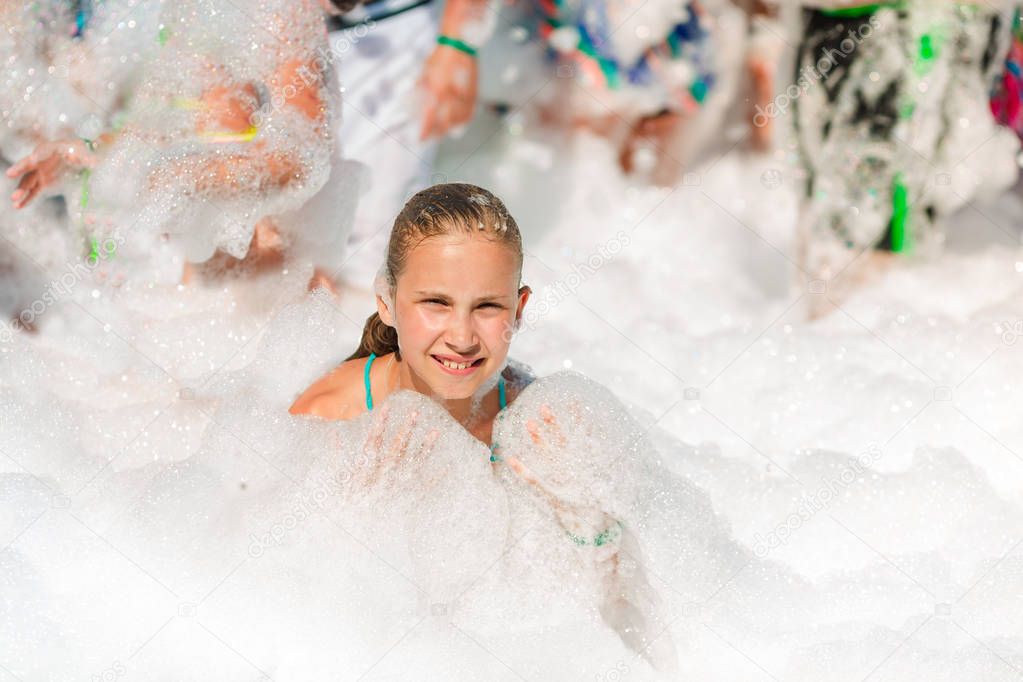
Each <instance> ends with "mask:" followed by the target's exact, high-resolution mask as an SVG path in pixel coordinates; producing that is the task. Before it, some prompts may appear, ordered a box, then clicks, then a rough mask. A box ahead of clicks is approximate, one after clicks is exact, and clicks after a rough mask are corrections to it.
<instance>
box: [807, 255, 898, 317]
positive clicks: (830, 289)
mask: <svg viewBox="0 0 1023 682" xmlns="http://www.w3.org/2000/svg"><path fill="white" fill-rule="evenodd" d="M898 258H899V256H898V254H895V253H893V252H891V251H881V250H877V249H868V250H867V251H866V252H864V253H862V254H861V255H860V256H858V257H856V258H854V259H853V260H852V261H850V262H849V263H848V264H847V265H846V266H845V267H844V268H843V269H841V270H840V271H838V272H837V273H836V274H834V275H833V276H832V275H831V274H830V273H824V276H822V277H820V278H819V281H820V282H823V285H822V286H823V287H824V288H823V290H822V291H820V292H816V291H810V293H809V299H808V306H807V315H808V317H809V319H810V320H811V321H813V320H819V319H821V318H823V317H826V316H827V315H829V314H830V313H831V312H833V311H834V310H835V308H840V307H842V305H843V304H844V303H845V302H846V301H847V300H849V297H850V296H852V295H853V294H854V293H855V292H857V291H860V290H862V289H864V288H865V287H867V286H869V285H871V284H873V283H874V282H877V281H878V280H880V279H881V278H882V277H884V276H885V274H887V272H888V271H889V270H891V268H892V267H893V266H894V265H895V263H896V262H897V261H898Z"/></svg>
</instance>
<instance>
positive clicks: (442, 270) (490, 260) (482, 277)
mask: <svg viewBox="0 0 1023 682" xmlns="http://www.w3.org/2000/svg"><path fill="white" fill-rule="evenodd" d="M518 273H519V258H518V254H516V253H515V251H514V250H513V249H512V247H510V246H509V245H507V244H504V243H502V242H500V241H497V240H495V239H493V238H489V237H487V236H483V235H472V234H455V235H441V236H437V237H430V238H427V239H424V240H423V241H421V242H419V244H417V245H416V246H414V247H413V248H412V249H411V250H410V252H409V254H408V257H407V259H406V261H405V267H404V269H403V272H402V274H401V276H400V277H399V280H407V281H408V282H409V283H412V282H416V283H422V282H430V281H433V282H437V283H438V285H439V284H443V283H445V282H447V283H451V284H452V285H456V286H465V285H467V284H470V283H472V282H481V283H488V282H502V283H503V282H504V281H505V280H507V279H509V278H513V279H517V278H518Z"/></svg>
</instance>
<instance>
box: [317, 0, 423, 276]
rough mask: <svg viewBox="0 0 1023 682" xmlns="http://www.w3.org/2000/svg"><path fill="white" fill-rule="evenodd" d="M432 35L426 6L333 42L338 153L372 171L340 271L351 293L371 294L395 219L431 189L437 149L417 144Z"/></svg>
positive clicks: (338, 35) (334, 36)
mask: <svg viewBox="0 0 1023 682" xmlns="http://www.w3.org/2000/svg"><path fill="white" fill-rule="evenodd" d="M436 35H437V28H436V21H435V19H434V15H433V14H432V12H431V9H430V7H429V6H424V7H419V8H416V9H413V10H409V11H407V12H405V13H403V14H400V15H398V16H395V17H391V18H389V19H384V20H382V21H379V22H377V23H376V24H374V25H372V26H371V27H368V26H362V27H355V28H350V29H347V30H344V31H336V32H334V33H332V34H331V36H330V39H331V47H332V49H333V51H334V53H335V54H340V55H341V59H340V68H339V69H338V74H339V78H340V81H341V84H342V86H343V87H344V92H343V94H342V112H343V122H342V126H341V146H342V150H343V152H344V154H345V157H346V158H350V159H354V160H356V161H360V162H362V163H364V164H366V166H368V167H369V171H370V188H369V190H368V192H367V193H366V194H364V195H362V196H361V197H360V198H359V206H358V209H357V210H356V217H355V227H354V229H353V232H352V235H351V236H350V238H349V240H348V248H347V251H348V253H347V255H346V257H345V262H344V263H343V264H342V267H341V270H340V279H342V280H344V281H346V282H348V283H350V284H352V285H355V286H359V287H362V288H365V289H370V290H372V284H373V279H374V277H375V275H376V272H377V269H378V268H379V267H380V264H381V263H382V262H383V259H384V255H385V253H386V249H387V240H388V236H389V234H390V228H391V225H392V223H393V221H394V216H395V215H397V213H398V211H399V210H400V209H401V207H402V205H403V204H404V202H405V199H406V198H407V197H408V196H409V195H410V194H411V193H413V192H415V191H417V190H418V189H421V188H422V187H424V186H426V185H427V184H430V182H431V177H432V169H433V160H434V156H435V153H436V148H437V143H436V142H435V141H429V142H425V143H424V142H421V141H420V139H419V132H420V124H421V113H422V112H421V106H420V102H419V100H418V98H417V92H416V90H417V83H418V80H419V76H420V73H421V72H422V68H423V63H424V62H425V60H426V58H427V57H428V56H429V54H430V52H431V50H432V49H433V47H434V45H435V39H436Z"/></svg>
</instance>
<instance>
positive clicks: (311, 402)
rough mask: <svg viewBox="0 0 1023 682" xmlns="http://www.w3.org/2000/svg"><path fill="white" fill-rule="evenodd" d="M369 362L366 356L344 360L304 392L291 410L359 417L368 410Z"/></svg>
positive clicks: (341, 417) (326, 416)
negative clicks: (367, 365) (367, 370)
mask: <svg viewBox="0 0 1023 682" xmlns="http://www.w3.org/2000/svg"><path fill="white" fill-rule="evenodd" d="M368 361H369V358H368V357H366V358H354V359H352V360H346V361H344V362H342V363H341V364H340V365H338V366H337V367H335V368H334V369H333V370H331V371H330V372H328V373H327V374H326V375H325V376H323V377H321V378H320V379H318V380H317V381H316V382H315V383H313V384H312V385H311V386H309V388H307V389H306V390H305V391H303V393H302V394H301V395H300V396H299V397H298V398H297V399H296V400H295V402H294V403H293V404H292V405H291V407H290V408H289V409H288V412H290V413H291V414H295V415H303V414H305V415H313V416H316V417H321V418H323V419H331V420H342V421H343V420H348V419H354V418H355V417H358V416H359V415H360V414H362V413H363V412H365V411H366V387H365V382H364V380H363V373H364V372H365V369H366V363H367V362H368Z"/></svg>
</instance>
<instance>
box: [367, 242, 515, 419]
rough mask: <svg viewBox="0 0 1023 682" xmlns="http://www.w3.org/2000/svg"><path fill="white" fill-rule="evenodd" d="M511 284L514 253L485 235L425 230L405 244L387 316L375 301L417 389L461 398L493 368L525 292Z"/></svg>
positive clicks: (504, 352) (496, 366) (507, 340)
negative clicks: (410, 245)
mask: <svg viewBox="0 0 1023 682" xmlns="http://www.w3.org/2000/svg"><path fill="white" fill-rule="evenodd" d="M518 284H519V264H518V259H517V258H516V257H515V254H514V253H513V252H512V250H511V249H510V248H508V247H507V246H505V245H503V244H501V243H499V242H496V241H494V240H492V239H489V238H487V237H485V236H477V235H461V234H459V235H444V236H440V237H431V238H429V239H426V240H424V241H422V242H421V243H420V244H419V245H417V246H415V247H414V248H413V249H412V251H411V253H410V254H409V257H408V260H407V261H406V264H405V269H404V271H403V272H402V273H401V276H400V277H399V278H398V281H397V285H396V290H395V292H394V314H393V317H392V316H391V315H390V313H389V312H388V311H387V308H386V306H385V305H384V303H383V301H382V300H381V299H380V298H379V297H378V298H377V308H378V310H379V312H380V317H381V319H382V320H383V321H384V322H387V323H388V324H391V325H393V326H394V327H395V329H396V330H397V331H398V345H399V347H400V348H401V358H402V361H403V362H405V363H407V365H408V369H409V371H410V372H411V373H412V376H413V380H414V381H415V383H416V385H417V388H428V389H429V390H430V392H431V393H432V394H433V395H434V396H436V397H437V398H441V399H444V400H455V399H460V398H468V397H470V396H472V395H473V394H474V393H476V391H477V389H478V388H479V387H480V386H481V385H483V383H484V382H485V381H486V380H487V378H489V377H491V376H493V374H494V373H495V372H496V371H497V370H498V369H500V367H501V366H502V365H503V363H504V360H505V357H507V355H508V347H509V345H510V343H511V333H510V330H511V329H512V327H513V325H514V323H515V321H516V320H518V319H519V318H521V317H522V310H523V308H524V307H525V305H526V301H527V300H528V299H529V289H528V288H526V287H523V289H522V291H521V292H520V291H519V287H518ZM417 379H418V380H417ZM423 383H425V384H426V386H421V384H423Z"/></svg>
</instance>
